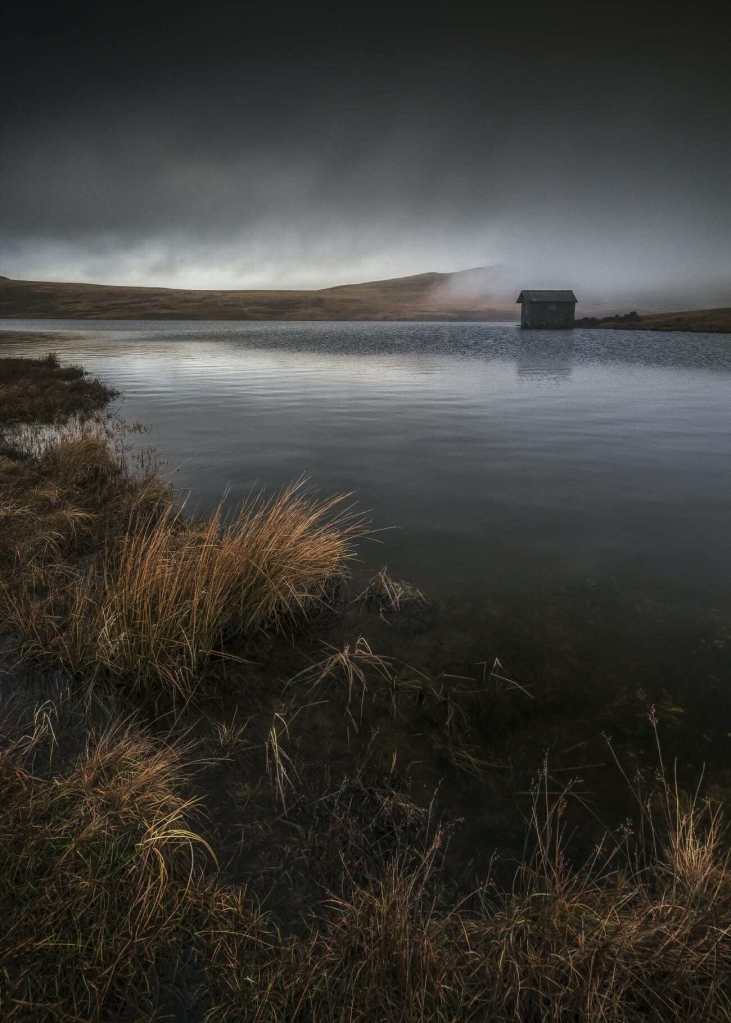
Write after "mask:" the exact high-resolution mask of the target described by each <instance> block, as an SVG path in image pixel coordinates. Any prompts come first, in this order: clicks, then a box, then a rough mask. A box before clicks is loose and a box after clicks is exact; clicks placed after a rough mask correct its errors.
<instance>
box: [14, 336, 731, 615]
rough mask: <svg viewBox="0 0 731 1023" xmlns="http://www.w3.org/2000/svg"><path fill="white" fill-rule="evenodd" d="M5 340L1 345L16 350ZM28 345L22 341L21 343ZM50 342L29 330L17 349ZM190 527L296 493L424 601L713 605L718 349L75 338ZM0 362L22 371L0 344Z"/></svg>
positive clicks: (723, 388) (458, 339)
mask: <svg viewBox="0 0 731 1023" xmlns="http://www.w3.org/2000/svg"><path fill="white" fill-rule="evenodd" d="M22 326H23V325H22V324H20V323H6V324H3V325H0V327H4V328H9V329H22ZM29 326H30V325H29ZM51 327H53V324H50V323H48V322H37V323H35V324H33V325H32V329H35V330H41V329H45V330H48V329H49V328H51ZM63 327H64V328H65V329H66V330H69V329H71V330H73V331H75V336H68V335H60V334H59V335H58V336H57V337H56V338H54V339H53V344H52V345H48V344H46V343H43V344H44V347H45V348H48V347H54V348H55V349H56V350H58V352H59V353H60V355H61V357H62V358H71V359H75V360H78V361H80V362H83V363H84V364H85V365H86V366H87V368H89V369H90V370H91V371H93V372H97V373H99V374H101V375H103V376H104V377H105V378H106V379H108V380H110V381H111V382H112V383H114V384H116V386H118V387H120V388H121V390H122V391H123V394H124V399H123V401H122V404H121V410H122V413H123V414H124V415H125V416H126V417H128V418H130V419H136V420H142V421H143V422H145V423H147V424H148V425H149V426H150V433H149V435H148V436H147V437H146V438H145V439H144V442H145V443H153V444H155V445H156V446H158V447H159V449H160V450H161V452H162V453H163V455H164V457H165V458H166V460H167V462H168V465H169V466H170V467H174V468H175V469H176V470H177V471H176V474H175V479H176V482H177V484H178V485H179V486H180V487H182V488H184V489H186V490H187V489H190V490H191V491H192V495H193V496H192V498H191V500H192V502H193V504H194V505H196V506H198V507H203V506H205V505H209V504H212V503H214V502H215V501H217V500H218V498H219V497H220V495H221V494H222V493H223V492H224V490H226V489H227V488H228V489H229V490H230V493H231V495H232V499H235V498H237V497H240V496H243V495H244V494H246V493H247V492H248V491H249V490H250V489H251V488H252V487H258V486H267V487H271V486H278V485H281V484H282V483H284V482H287V481H288V480H290V479H292V478H293V477H297V476H299V475H301V474H302V473H303V472H306V473H308V474H309V475H310V476H311V478H312V480H313V483H314V484H315V485H316V486H317V487H318V488H319V489H321V490H324V491H330V490H341V489H347V490H353V491H355V492H356V493H357V495H358V498H359V500H360V502H361V503H362V504H363V505H364V506H365V507H367V508H369V509H371V510H372V516H373V521H374V524H375V525H377V526H379V527H381V526H386V525H394V524H395V525H397V526H398V527H399V528H398V529H396V530H393V531H390V532H387V533H384V534H382V535H381V537H380V541H381V542H380V545H379V546H377V547H376V546H368V547H367V548H366V549H365V556H366V557H367V558H368V559H369V560H371V561H373V562H388V563H389V564H390V565H391V566H392V567H394V568H397V569H398V571H399V572H401V573H402V574H404V575H407V576H409V577H411V578H413V579H414V580H415V581H417V582H418V583H419V584H421V585H424V586H425V587H426V588H427V589H430V590H431V591H432V592H435V591H436V592H444V593H447V592H457V591H461V590H472V591H475V592H476V591H483V592H484V591H489V592H492V593H495V592H501V591H508V590H517V591H522V590H532V589H535V588H536V587H539V588H546V587H549V588H550V587H561V586H564V585H572V584H574V583H576V582H577V581H585V580H595V581H596V580H599V581H605V582H607V583H609V582H610V581H611V582H612V584H613V585H615V584H618V582H619V583H622V582H626V583H627V584H631V585H633V586H637V587H639V588H640V589H641V591H642V592H645V593H647V594H648V595H650V596H652V597H658V598H659V597H662V598H663V599H666V598H667V599H670V600H674V599H676V598H677V599H680V596H681V594H686V595H687V594H689V593H690V594H693V599H695V600H699V601H704V600H707V601H708V602H709V603H713V601H715V600H717V599H720V597H721V595H723V594H724V593H725V590H726V580H727V578H728V574H729V571H730V570H731V549H729V544H728V542H727V528H726V525H727V521H728V509H729V507H730V506H731V474H730V473H729V472H728V463H729V454H730V453H731V372H730V371H731V345H729V339H728V338H726V337H722V336H713V335H708V336H703V335H700V336H699V335H661V334H652V335H649V334H640V333H634V334H632V333H631V332H627V333H625V332H609V331H602V332H590V331H586V332H584V331H572V332H557V333H546V332H521V331H519V330H517V329H516V328H515V327H514V326H513V325H489V324H413V323H408V324H362V323H361V324H358V323H346V324H326V323H306V324H275V323H263V324H256V323H245V324H233V323H223V324H217V323H195V324H187V323H183V324H177V323H176V324H171V323H151V324H109V323H105V324H96V325H93V324H92V325H89V324H68V323H64V324H63ZM2 337H3V334H2V330H0V348H5V349H6V350H8V351H11V350H16V349H15V346H14V345H13V344H12V342H11V343H8V342H6V343H5V344H3V341H2Z"/></svg>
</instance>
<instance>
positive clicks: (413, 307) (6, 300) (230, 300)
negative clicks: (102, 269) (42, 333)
mask: <svg viewBox="0 0 731 1023" xmlns="http://www.w3.org/2000/svg"><path fill="white" fill-rule="evenodd" d="M489 277H490V269H489V268H477V269H474V270H465V271H459V272H457V273H451V274H448V273H424V274H416V275H413V276H410V277H395V278H391V279H389V280H383V281H369V282H366V283H363V284H343V285H338V286H337V287H333V288H322V289H320V290H312V291H308V290H298V291H289V290H287V291H285V290H281V291H274V290H272V291H194V290H188V289H185V290H184V289H177V288H140V287H127V286H124V285H109V284H71V283H68V284H62V283H55V282H50V281H16V280H11V279H8V278H0V318H11V319H21V318H22V319H80V320H143V319H144V320H153V319H165V320H496V319H498V320H499V319H502V320H506V319H511V320H512V319H515V318H516V307H515V304H514V303H515V299H514V297H513V296H510V297H508V296H507V295H506V293H505V291H504V289H502V288H499V289H498V291H499V294H497V293H496V292H495V291H493V297H492V298H491V297H490V295H489V291H490V290H491V289H489V288H486V287H485V281H489Z"/></svg>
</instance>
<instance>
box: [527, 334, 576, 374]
mask: <svg viewBox="0 0 731 1023" xmlns="http://www.w3.org/2000/svg"><path fill="white" fill-rule="evenodd" d="M573 364H574V342H573V340H570V338H569V337H563V338H561V339H558V340H553V339H552V340H551V341H550V342H549V341H546V340H540V341H539V340H538V339H537V338H536V339H534V340H531V341H522V342H521V343H520V345H519V346H517V347H516V350H515V366H516V369H517V370H518V376H519V377H521V378H525V379H529V378H533V379H535V380H556V381H558V380H567V379H568V378H569V377H570V376H571V370H572V368H573Z"/></svg>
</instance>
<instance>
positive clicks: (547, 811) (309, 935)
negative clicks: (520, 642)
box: [0, 358, 731, 1023]
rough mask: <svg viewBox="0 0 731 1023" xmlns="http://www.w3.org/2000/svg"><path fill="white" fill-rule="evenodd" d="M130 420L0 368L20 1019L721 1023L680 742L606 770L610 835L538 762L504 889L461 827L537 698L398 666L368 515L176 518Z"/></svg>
mask: <svg viewBox="0 0 731 1023" xmlns="http://www.w3.org/2000/svg"><path fill="white" fill-rule="evenodd" d="M111 397H112V392H111V391H109V390H108V389H106V388H105V387H104V385H103V384H100V383H99V382H97V381H94V380H91V379H89V378H88V377H86V376H85V375H84V374H83V371H81V370H75V369H69V368H68V367H61V366H59V365H58V363H57V361H55V360H54V359H53V358H48V359H44V360H0V417H1V419H0V435H1V436H0V440H1V441H2V444H1V447H2V454H1V455H0V498H1V499H2V509H3V530H2V532H1V533H0V602H1V603H2V608H3V622H4V627H3V636H2V641H3V650H4V651H5V652H4V654H3V655H2V657H3V663H1V664H0V670H2V669H3V666H4V669H5V670H4V675H0V680H1V681H2V688H1V689H0V773H1V774H2V778H3V794H4V799H3V803H2V807H0V836H1V842H0V910H2V913H3V917H4V922H5V931H4V933H3V935H2V936H0V1015H2V1018H3V1019H7V1020H11V1021H21V1020H22V1021H25V1020H28V1021H31V1020H38V1019H49V1020H59V1021H69V1023H70V1021H71V1020H74V1021H77V1020H79V1019H83V1020H117V1019H130V1020H131V1019H140V1020H142V1019H145V1020H148V1019H149V1020H153V1019H154V1020H164V1019H173V1018H178V1019H180V1018H183V1019H188V1020H201V1021H208V1023H213V1021H218V1020H220V1021H224V1020H227V1021H228V1020H247V1021H248V1020H266V1021H275V1020H277V1021H278V1020H282V1021H283V1020H287V1021H290V1020H296V1021H300V1020H301V1021H303V1023H305V1021H308V1023H311V1021H320V1020H322V1021H328V1023H330V1021H335V1020H338V1021H339V1020H343V1021H345V1020H348V1021H360V1020H362V1021H363V1023H365V1021H366V1020H376V1019H377V1020H384V1021H408V1023H411V1021H414V1023H416V1021H425V1020H445V1021H446V1020H450V1021H456V1020H477V1019H490V1020H496V1021H502V1020H504V1021H506V1023H507V1021H508V1020H511V1021H514V1020H519V1021H526V1023H528V1021H530V1023H533V1021H538V1020H556V1021H559V1020H560V1021H564V1020H571V1021H585V1023H589V1021H592V1023H594V1021H597V1020H607V1021H611V1023H615V1021H616V1023H620V1021H621V1023H625V1021H626V1023H630V1021H631V1023H635V1021H640V1020H643V1021H644V1020H654V1019H660V1018H663V1019H679V1020H681V1019H688V1018H691V1017H692V1016H698V1017H699V1018H704V1019H710V1020H719V1021H720V1020H723V1019H728V1018H729V1014H730V1013H731V870H730V869H729V864H728V860H727V849H728V846H727V843H726V840H725V836H724V832H723V825H722V820H721V816H720V809H719V807H718V805H717V803H714V802H711V801H708V800H707V799H705V797H704V796H703V795H701V794H699V793H698V792H696V791H695V790H694V789H693V788H691V789H690V794H686V793H685V792H684V791H683V787H682V784H681V782H680V781H678V779H677V776H676V773H675V771H674V768H673V764H672V763H671V762H665V760H664V754H663V749H662V745H661V744H660V742H659V740H658V744H657V747H656V749H655V753H654V756H653V764H654V768H655V773H653V772H652V771H650V772H647V771H646V772H645V773H644V775H643V774H642V773H641V772H638V774H637V776H635V773H634V769H633V771H632V772H629V771H628V769H627V768H625V767H624V763H623V760H622V758H621V756H620V755H619V754H614V753H613V747H612V746H608V747H607V750H608V752H607V756H608V758H609V759H610V760H612V759H614V763H615V767H616V774H617V779H618V784H621V785H626V786H627V788H628V790H629V791H630V793H631V804H630V805H632V806H633V811H632V814H631V818H630V819H629V820H628V821H627V822H626V824H625V826H624V827H622V828H619V829H618V830H613V831H605V829H604V828H603V827H601V826H597V824H596V820H595V819H593V818H592V816H591V815H590V814H586V813H585V812H584V804H585V794H584V792H583V789H582V786H581V784H580V782H579V781H578V780H574V781H565V780H564V781H557V777H563V778H564V779H565V778H566V777H574V775H570V776H568V775H563V776H556V775H554V774H553V773H552V769H551V767H550V765H549V764H547V763H546V764H541V763H540V762H539V763H538V764H537V765H534V767H537V771H536V772H535V780H534V783H533V785H532V786H530V788H529V791H528V792H527V793H526V792H524V793H523V795H522V797H521V798H522V805H523V806H524V808H525V818H526V819H525V829H524V834H525V839H524V845H523V848H524V854H523V856H522V857H521V858H520V859H519V860H518V862H516V863H515V864H508V865H504V866H503V868H500V867H499V866H498V865H493V866H491V860H492V850H491V849H489V848H476V847H473V845H472V843H470V842H469V841H465V840H464V838H463V837H462V836H463V835H464V827H465V825H464V821H460V819H459V818H460V817H465V816H468V815H469V808H470V806H471V805H474V802H473V803H470V800H473V801H474V800H475V799H482V800H483V801H484V800H485V799H486V798H487V799H491V800H493V801H495V802H496V805H497V797H496V792H497V788H496V784H497V783H496V781H495V777H496V774H499V772H500V770H501V768H500V765H499V764H497V763H496V750H497V749H498V748H499V746H500V744H501V743H503V742H508V743H509V742H510V736H511V732H512V730H513V729H514V728H515V725H516V722H517V721H519V720H521V719H522V718H523V717H524V716H525V715H530V714H537V715H539V716H540V713H541V710H540V708H537V707H536V704H537V703H538V700H537V699H536V698H535V695H534V694H533V695H532V694H530V693H528V692H526V691H525V690H523V689H522V687H521V686H520V685H519V684H518V683H516V682H515V681H514V680H512V679H511V678H509V677H508V676H507V675H505V673H504V671H503V670H502V667H501V666H500V665H499V663H497V662H496V663H494V664H493V665H492V668H488V666H487V665H486V666H485V669H484V671H483V673H482V675H481V676H479V677H477V678H465V677H464V676H458V675H456V674H451V675H450V674H449V673H446V672H441V673H439V674H436V673H434V674H429V673H428V672H427V671H426V670H425V668H424V666H421V665H419V666H417V667H413V666H411V665H410V664H409V663H405V662H404V661H403V660H402V659H401V658H400V657H399V656H398V653H397V652H389V653H388V654H386V653H383V652H381V650H380V649H379V647H378V646H377V645H376V644H375V642H374V641H373V639H372V638H371V636H372V635H373V634H376V631H377V627H379V625H380V627H381V628H382V629H383V630H386V631H389V630H390V632H391V634H392V635H394V636H396V639H395V640H394V644H397V643H398V635H399V633H398V632H397V631H396V630H397V629H398V628H399V626H398V623H399V622H404V621H407V622H408V623H410V627H413V628H414V629H424V628H425V629H428V628H429V621H430V619H429V610H428V605H426V603H425V598H424V596H423V595H422V594H421V593H419V591H418V590H416V589H415V588H414V587H410V586H408V585H407V584H404V583H400V582H398V581H397V580H394V579H393V578H392V577H391V576H390V575H389V574H388V573H386V572H385V571H384V572H382V573H379V574H378V575H377V576H376V577H375V578H374V579H373V580H371V582H370V583H369V584H368V585H367V586H365V587H361V586H360V585H357V586H352V585H350V586H349V582H348V578H349V575H350V574H351V571H350V565H351V563H352V559H353V555H354V553H355V547H354V544H355V542H356V541H357V538H358V536H359V534H361V533H362V531H363V530H364V528H365V525H364V523H363V520H362V518H360V517H359V516H358V514H357V512H355V511H354V510H353V509H352V508H351V507H350V504H349V499H344V498H338V497H336V498H335V499H332V500H328V499H324V500H323V499H321V498H317V497H315V496H313V495H311V494H308V493H307V492H306V490H304V489H303V488H302V487H293V488H289V489H288V490H285V491H284V492H283V493H281V494H279V495H275V496H274V497H271V498H261V499H260V500H259V501H258V502H254V503H249V504H247V505H244V506H243V507H241V508H239V509H237V510H236V511H235V512H234V513H229V514H227V515H225V514H224V513H223V511H219V512H217V513H216V514H214V515H213V516H210V517H209V518H207V519H205V520H200V521H194V520H190V519H187V518H184V517H183V516H182V515H181V514H180V513H179V512H177V511H176V510H175V504H174V495H172V493H171V491H170V490H169V488H168V487H167V486H166V485H165V483H164V482H163V481H162V480H161V479H160V477H159V476H158V475H157V474H156V472H155V471H154V469H149V468H144V467H143V468H140V467H135V466H134V465H133V464H131V462H130V457H129V453H128V451H127V450H126V447H125V443H124V431H123V430H121V429H120V428H119V426H118V424H116V422H115V421H114V420H113V419H111V420H110V419H109V418H107V417H106V416H105V414H104V407H105V405H106V404H107V402H108V401H109V400H110V399H111ZM48 424H51V425H52V427H53V428H52V429H51V430H50V431H49V430H48V428H47V426H48ZM384 622H385V623H386V624H385V625H384ZM647 731H648V733H649V735H650V737H651V738H652V740H653V742H654V741H655V738H656V737H657V736H658V735H659V734H660V732H661V731H662V727H661V724H659V723H658V721H657V718H656V716H655V713H654V711H653V712H651V715H650V721H649V722H648V725H647ZM623 773H624V777H623ZM522 787H523V780H522V778H518V779H516V781H515V784H514V786H513V790H512V798H513V799H517V798H518V794H519V793H520V791H521V789H522ZM577 829H578V830H577ZM41 921H42V925H40V923H39V922H41Z"/></svg>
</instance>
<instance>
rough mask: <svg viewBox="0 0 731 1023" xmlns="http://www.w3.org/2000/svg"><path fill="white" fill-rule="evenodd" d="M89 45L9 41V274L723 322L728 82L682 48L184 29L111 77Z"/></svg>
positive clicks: (69, 40)
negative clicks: (562, 295)
mask: <svg viewBox="0 0 731 1023" xmlns="http://www.w3.org/2000/svg"><path fill="white" fill-rule="evenodd" d="M201 17H202V18H204V17H205V13H204V14H202V15H201ZM318 24H319V23H318ZM323 24H324V23H323ZM546 24H548V23H546ZM84 25H85V23H84V22H83V21H80V22H79V26H80V27H79V29H78V32H71V33H70V34H69V30H68V28H67V27H66V26H63V27H62V28H59V27H58V26H56V27H54V28H53V29H52V30H49V31H48V33H47V35H46V36H44V37H43V39H44V41H43V46H42V47H39V45H38V35H37V32H36V35H34V34H33V31H34V30H32V28H28V27H27V26H21V27H20V28H17V29H16V32H15V37H14V42H13V45H14V53H15V62H14V64H13V66H12V75H11V73H10V72H9V73H8V74H7V75H6V76H5V78H6V80H5V81H4V83H3V84H4V87H5V89H6V90H10V93H11V94H12V95H13V96H14V101H12V100H11V102H9V103H8V106H7V116H6V118H5V119H4V122H3V126H2V147H1V148H0V179H1V180H2V190H1V192H0V223H1V225H2V231H1V233H0V273H4V274H6V275H8V276H13V277H25V278H34V279H49V280H89V281H105V282H115V283H130V284H160V285H169V286H173V287H226V288H246V287H256V288H261V287H275V288H278V287H323V286H328V285H331V284H338V283H345V282H349V281H354V280H365V279H373V278H380V277H389V276H396V275H400V274H407V273H418V272H422V271H427V270H440V271H449V270H456V269H461V268H464V267H469V266H479V265H489V266H495V265H499V266H500V267H501V273H503V274H504V275H505V276H506V279H507V280H508V281H510V282H514V284H515V286H538V285H541V284H542V285H545V286H552V285H556V286H571V287H574V288H575V289H576V290H577V292H579V291H582V292H585V293H586V294H589V295H591V296H592V297H597V298H601V296H605V297H606V296H611V297H612V299H614V298H615V297H616V298H617V300H619V299H625V298H626V299H627V300H630V299H633V298H637V299H642V297H643V296H644V297H645V298H646V299H647V301H646V302H645V303H644V304H645V305H647V302H651V300H652V299H656V300H659V299H660V298H661V297H662V296H665V300H666V304H668V302H670V301H671V300H673V301H674V304H675V305H676V306H682V305H683V304H688V303H692V304H704V303H707V302H711V301H715V302H721V301H723V300H724V297H725V300H728V301H731V271H729V267H731V188H730V186H729V174H728V167H729V166H731V140H730V138H729V133H728V131H727V127H728V123H727V110H728V99H729V94H728V72H727V69H725V66H724V65H722V64H719V63H718V62H717V61H716V60H715V57H714V53H713V52H707V53H705V54H700V55H699V54H698V53H697V52H695V50H692V49H690V48H689V46H688V45H687V44H686V45H685V49H684V47H683V40H682V39H681V38H680V36H678V38H677V39H675V40H671V42H673V44H674V45H673V46H671V45H669V43H668V41H667V40H661V42H662V43H663V45H662V46H657V47H653V46H650V45H649V42H648V41H652V39H653V38H654V37H653V36H651V35H650V34H647V33H646V34H645V35H642V33H641V32H640V33H638V40H637V46H638V47H641V44H642V42H643V40H644V42H645V43H646V44H647V46H646V52H644V53H643V52H640V50H638V51H637V52H636V53H634V54H633V52H632V50H631V47H630V46H628V47H627V48H626V49H625V50H624V51H623V52H617V51H616V37H615V36H613V35H608V36H606V38H605V43H606V45H600V46H597V45H596V41H595V40H596V36H595V35H592V33H593V32H594V30H595V29H596V28H597V23H596V22H593V23H591V24H590V25H588V26H587V29H586V34H585V36H580V37H578V38H573V37H572V38H571V39H570V40H569V43H570V45H569V44H566V42H565V40H564V37H563V36H559V35H557V36H551V35H545V34H544V35H541V33H540V32H538V33H537V34H536V35H534V36H530V37H527V38H526V40H522V39H521V34H520V31H518V29H519V27H520V26H519V25H518V24H516V26H515V31H514V32H513V27H514V26H513V25H512V23H511V24H501V25H499V26H498V28H499V29H500V31H497V30H495V31H494V32H492V33H490V32H485V33H483V34H481V35H477V36H475V38H474V39H472V38H471V37H470V35H469V33H468V32H465V33H460V34H459V36H457V35H456V34H455V35H454V40H453V45H451V46H450V45H443V43H442V42H441V41H442V40H443V41H444V42H448V40H449V38H450V37H449V35H446V36H439V35H437V36H435V37H432V36H431V35H430V36H429V37H428V38H426V37H425V38H424V39H421V40H418V39H416V40H415V39H410V42H409V45H408V46H407V45H405V44H404V45H403V46H402V47H398V46H396V45H395V44H394V40H393V39H392V40H391V45H390V46H389V47H388V48H386V49H385V50H383V51H382V50H381V49H379V47H378V45H376V44H377V41H378V36H377V34H376V36H375V37H374V36H370V37H369V39H368V40H367V41H366V43H365V44H364V48H363V49H360V48H359V47H358V46H355V45H354V43H353V39H352V38H351V36H350V34H349V32H348V31H347V26H345V28H344V27H343V26H340V28H339V30H338V32H337V33H336V34H333V35H332V36H330V37H327V38H323V37H322V34H320V35H317V33H315V36H316V37H317V38H316V44H315V42H312V41H310V40H309V39H305V40H304V41H303V39H302V38H300V37H299V36H298V37H297V39H295V40H294V41H293V39H292V37H291V36H287V37H286V39H285V40H284V42H283V41H282V39H281V38H280V37H279V36H278V35H277V33H276V31H274V28H273V27H272V26H271V25H269V26H266V25H265V26H263V27H262V26H257V32H258V33H259V34H258V35H256V36H255V37H254V36H253V35H251V33H250V37H247V38H250V43H249V45H248V46H246V45H243V44H242V46H241V49H240V52H239V51H237V48H236V46H235V45H232V42H231V38H230V35H231V33H225V32H224V31H223V29H222V28H221V26H219V27H218V29H217V31H218V35H217V36H216V39H218V42H219V45H218V47H217V48H216V47H215V46H214V47H213V48H212V49H211V48H209V49H206V48H205V47H197V46H196V45H195V43H196V38H197V37H196V33H195V31H193V29H195V25H193V26H191V25H190V24H188V23H186V24H185V25H183V28H182V29H181V35H180V38H177V39H176V41H175V42H176V46H175V47H173V49H172V50H164V49H160V50H159V51H156V50H155V47H154V45H153V42H154V39H150V40H148V41H147V45H146V46H145V47H144V48H143V49H142V50H140V49H139V45H138V43H137V42H135V39H133V38H132V37H130V38H126V39H125V38H123V39H121V40H119V46H118V49H117V50H115V51H113V52H112V53H111V54H110V55H109V56H108V61H107V63H105V61H104V60H102V59H101V57H102V56H103V54H104V51H103V48H100V45H99V40H101V39H103V38H104V32H105V31H108V29H109V26H104V25H101V26H99V25H97V26H96V27H95V32H96V33H97V35H95V36H94V37H93V38H92V37H91V36H90V35H89V32H88V31H86V30H85V28H84ZM488 27H489V26H488ZM545 27H546V26H544V28H545ZM135 38H136V37H135ZM155 38H158V37H155ZM242 38H244V36H243V35H242ZM395 38H396V39H397V40H398V39H400V40H402V41H403V40H405V39H406V36H405V35H404V34H403V33H402V34H400V35H398V34H397V36H396V37H395ZM252 39H253V40H254V41H251V40H252ZM435 39H436V40H437V41H438V42H439V45H437V44H436V43H435ZM209 42H210V40H209ZM255 43H256V45H255ZM285 43H286V45H285ZM95 47H96V48H95ZM34 71H35V72H36V77H33V72H34ZM38 76H40V77H38ZM21 90H22V91H23V94H22V98H19V97H20V91H21Z"/></svg>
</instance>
